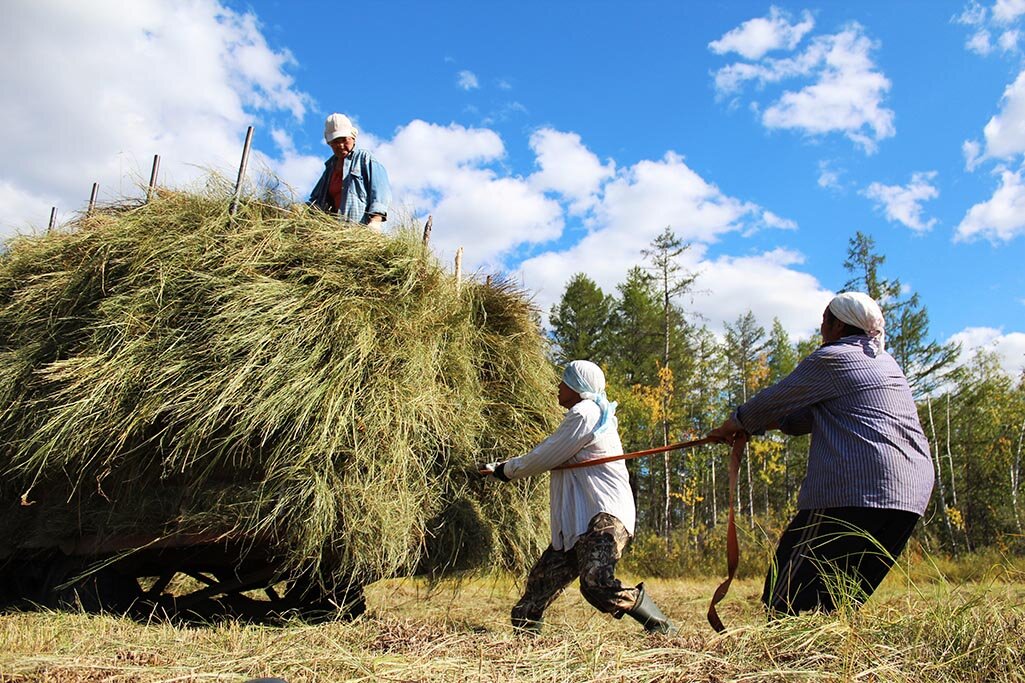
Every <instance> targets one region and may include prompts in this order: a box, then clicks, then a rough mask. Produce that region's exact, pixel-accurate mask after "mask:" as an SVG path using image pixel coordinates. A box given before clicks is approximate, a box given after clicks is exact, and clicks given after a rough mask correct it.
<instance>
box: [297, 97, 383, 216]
mask: <svg viewBox="0 0 1025 683" xmlns="http://www.w3.org/2000/svg"><path fill="white" fill-rule="evenodd" d="M358 134H359V131H358V130H357V129H356V126H354V125H352V121H350V120H349V117H348V116H345V115H344V114H331V115H330V116H328V117H327V120H326V121H325V122H324V140H325V141H326V142H327V144H328V146H329V147H330V148H331V151H332V152H334V154H333V155H332V157H331V158H330V159H328V160H327V161H326V162H324V173H323V174H322V175H321V176H320V180H318V181H317V185H316V186H315V187H314V188H313V192H312V193H310V200H309V203H310V205H312V206H316V207H317V208H318V209H321V210H323V211H327V212H328V213H334V214H338V216H339V217H340V218H342V219H345V220H347V221H350V222H352V223H362V224H363V225H369V226H370V227H372V228H376V229H378V230H379V229H380V228H381V223H382V222H384V221H386V220H388V203H389V202H391V185H389V183H388V173H387V171H385V170H384V166H382V165H381V162H379V161H378V160H377V159H376V158H374V156H373V155H372V154H371V153H370V152H368V151H367V150H365V149H362V148H357V147H356V136H357V135H358Z"/></svg>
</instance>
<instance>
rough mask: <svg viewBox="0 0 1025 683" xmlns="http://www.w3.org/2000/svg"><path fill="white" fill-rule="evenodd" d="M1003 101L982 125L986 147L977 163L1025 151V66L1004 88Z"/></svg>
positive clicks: (978, 157) (977, 158)
mask: <svg viewBox="0 0 1025 683" xmlns="http://www.w3.org/2000/svg"><path fill="white" fill-rule="evenodd" d="M1000 105H1001V110H1000V112H999V113H998V114H996V115H995V116H993V117H992V118H991V119H990V120H989V123H987V124H986V127H985V128H983V131H982V132H983V136H984V137H985V141H986V149H985V152H983V153H982V154H981V155H978V156H977V157H976V158H975V160H974V161H975V164H978V163H979V162H981V161H983V160H985V159H994V158H996V159H1006V158H1008V157H1011V156H1014V155H1016V154H1022V153H1025V70H1023V71H1021V72H1020V73H1019V74H1018V77H1017V78H1015V79H1014V83H1011V84H1010V85H1009V86H1007V88H1005V89H1004V94H1003V96H1002V97H1001V99H1000ZM976 149H978V147H976Z"/></svg>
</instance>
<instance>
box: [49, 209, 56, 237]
mask: <svg viewBox="0 0 1025 683" xmlns="http://www.w3.org/2000/svg"><path fill="white" fill-rule="evenodd" d="M55 225H57V207H56V206H54V207H52V208H51V209H50V225H48V226H47V227H46V231H47V232H50V231H51V230H53V226H55Z"/></svg>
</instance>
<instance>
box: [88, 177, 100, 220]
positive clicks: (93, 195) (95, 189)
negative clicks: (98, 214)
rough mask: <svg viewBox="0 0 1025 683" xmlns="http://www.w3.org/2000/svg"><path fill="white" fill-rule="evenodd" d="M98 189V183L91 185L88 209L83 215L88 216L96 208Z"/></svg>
mask: <svg viewBox="0 0 1025 683" xmlns="http://www.w3.org/2000/svg"><path fill="white" fill-rule="evenodd" d="M99 189H100V184H99V183H93V191H92V192H90V193H89V208H88V209H86V212H85V215H86V216H88V215H89V214H91V213H92V212H93V209H95V208H96V193H97V192H98V191H99Z"/></svg>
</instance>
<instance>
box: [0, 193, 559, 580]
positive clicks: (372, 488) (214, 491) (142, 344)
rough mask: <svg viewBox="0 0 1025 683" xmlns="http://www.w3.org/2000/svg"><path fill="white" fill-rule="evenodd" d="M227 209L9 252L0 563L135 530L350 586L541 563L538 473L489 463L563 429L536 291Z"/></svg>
mask: <svg viewBox="0 0 1025 683" xmlns="http://www.w3.org/2000/svg"><path fill="white" fill-rule="evenodd" d="M227 206H228V203H227V201H226V200H225V199H224V197H223V195H222V194H220V193H219V192H218V191H216V188H215V190H214V191H211V192H210V193H209V194H192V193H168V194H165V195H164V196H162V197H161V198H160V199H158V200H155V201H153V202H151V203H149V204H146V205H142V206H123V207H113V208H108V209H105V210H103V211H100V212H98V213H95V214H93V215H92V216H88V217H83V218H81V219H80V220H79V221H77V222H76V223H75V224H73V225H72V226H71V229H70V230H69V231H67V232H53V233H48V234H45V235H40V236H36V237H21V238H18V239H15V240H13V241H12V242H11V243H10V252H9V253H8V254H7V255H5V256H4V257H3V259H0V474H3V476H2V477H0V521H2V524H0V557H2V556H4V555H5V554H7V553H8V552H12V548H18V547H24V546H26V545H30V546H34V547H44V548H45V547H56V546H57V545H59V544H60V543H63V542H69V541H72V542H73V541H75V540H76V539H78V538H79V537H81V536H83V535H86V536H88V535H93V534H95V535H97V536H99V537H101V538H107V537H114V538H116V537H118V535H119V534H123V533H125V532H126V531H127V532H131V533H133V534H142V535H147V534H148V535H149V537H150V538H159V537H161V536H162V535H165V534H167V535H171V534H176V533H177V534H181V533H203V534H207V535H216V534H225V535H232V536H239V537H243V538H245V539H252V538H261V539H269V541H268V542H270V543H272V544H273V545H274V546H275V547H276V548H277V549H278V550H279V552H280V554H282V555H283V556H284V557H285V560H286V564H287V567H288V568H289V569H292V570H295V571H297V572H298V571H299V570H300V568H302V567H305V566H309V565H316V566H320V568H322V569H324V568H326V569H327V570H328V572H337V573H338V574H339V578H340V579H346V578H347V577H348V576H349V575H351V574H355V575H356V576H358V577H360V578H362V579H371V580H372V579H376V578H380V577H383V576H394V575H402V574H404V573H407V572H411V571H415V570H421V571H423V570H426V571H437V570H442V571H443V570H445V569H448V568H449V567H450V566H451V565H454V566H456V567H457V568H458V567H475V566H476V567H479V566H494V565H505V566H507V567H520V568H522V565H523V563H524V561H525V558H527V557H529V556H531V555H533V554H534V553H535V552H536V550H537V547H538V544H539V543H541V542H542V541H543V538H544V534H543V532H538V531H536V530H537V529H539V528H541V523H542V522H543V520H544V518H545V494H544V488H543V482H542V483H538V482H530V483H527V484H525V485H521V486H519V487H515V488H501V487H493V486H487V485H485V484H484V483H482V482H481V481H480V477H478V476H477V475H476V473H475V470H474V468H473V465H474V462H475V461H476V460H484V461H490V460H497V459H499V458H504V457H508V456H509V455H512V454H516V453H518V452H522V451H525V450H527V449H529V448H530V447H531V446H533V445H534V444H535V443H536V442H537V441H539V440H540V439H542V438H543V437H544V436H545V435H546V434H547V433H548V432H549V431H550V429H551V428H552V427H553V426H554V424H556V420H557V415H558V410H557V406H556V404H555V399H554V386H555V384H556V376H555V374H554V371H553V369H552V368H551V366H550V364H549V363H548V361H547V359H546V356H545V342H544V339H543V338H542V335H541V333H540V329H539V327H538V325H537V322H536V321H537V317H536V312H535V311H534V310H533V308H532V307H531V305H530V303H529V301H528V299H527V297H526V296H525V295H524V294H523V293H522V292H520V291H518V290H517V289H516V288H515V287H514V286H511V285H510V284H508V283H504V282H499V281H494V282H492V281H484V280H483V278H481V279H480V280H470V281H467V282H464V283H463V284H462V286H461V287H460V286H459V285H457V283H456V282H455V279H454V278H453V277H452V275H451V273H449V272H447V271H446V269H445V268H443V267H442V266H441V265H440V264H439V263H438V262H437V261H436V260H435V259H434V258H433V257H432V256H431V255H430V254H429V253H427V252H426V251H425V250H424V249H423V247H422V245H421V243H420V240H419V238H418V236H417V235H415V234H412V233H411V232H409V231H401V230H400V231H399V232H398V233H397V234H396V235H394V236H390V235H382V234H378V233H376V232H374V231H372V230H367V229H364V228H362V227H357V226H341V225H339V224H338V222H337V221H336V220H335V219H334V218H332V217H330V216H328V215H326V214H323V213H321V212H318V211H311V210H306V209H304V208H298V209H293V210H283V209H281V208H279V207H277V206H273V205H269V204H262V203H260V202H257V201H249V202H246V203H244V204H243V205H242V207H241V209H240V211H239V213H238V214H237V215H236V217H235V218H234V220H229V218H228V215H227ZM470 471H473V472H474V473H473V474H468V473H469V472H470ZM26 503H27V504H28V505H26Z"/></svg>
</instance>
